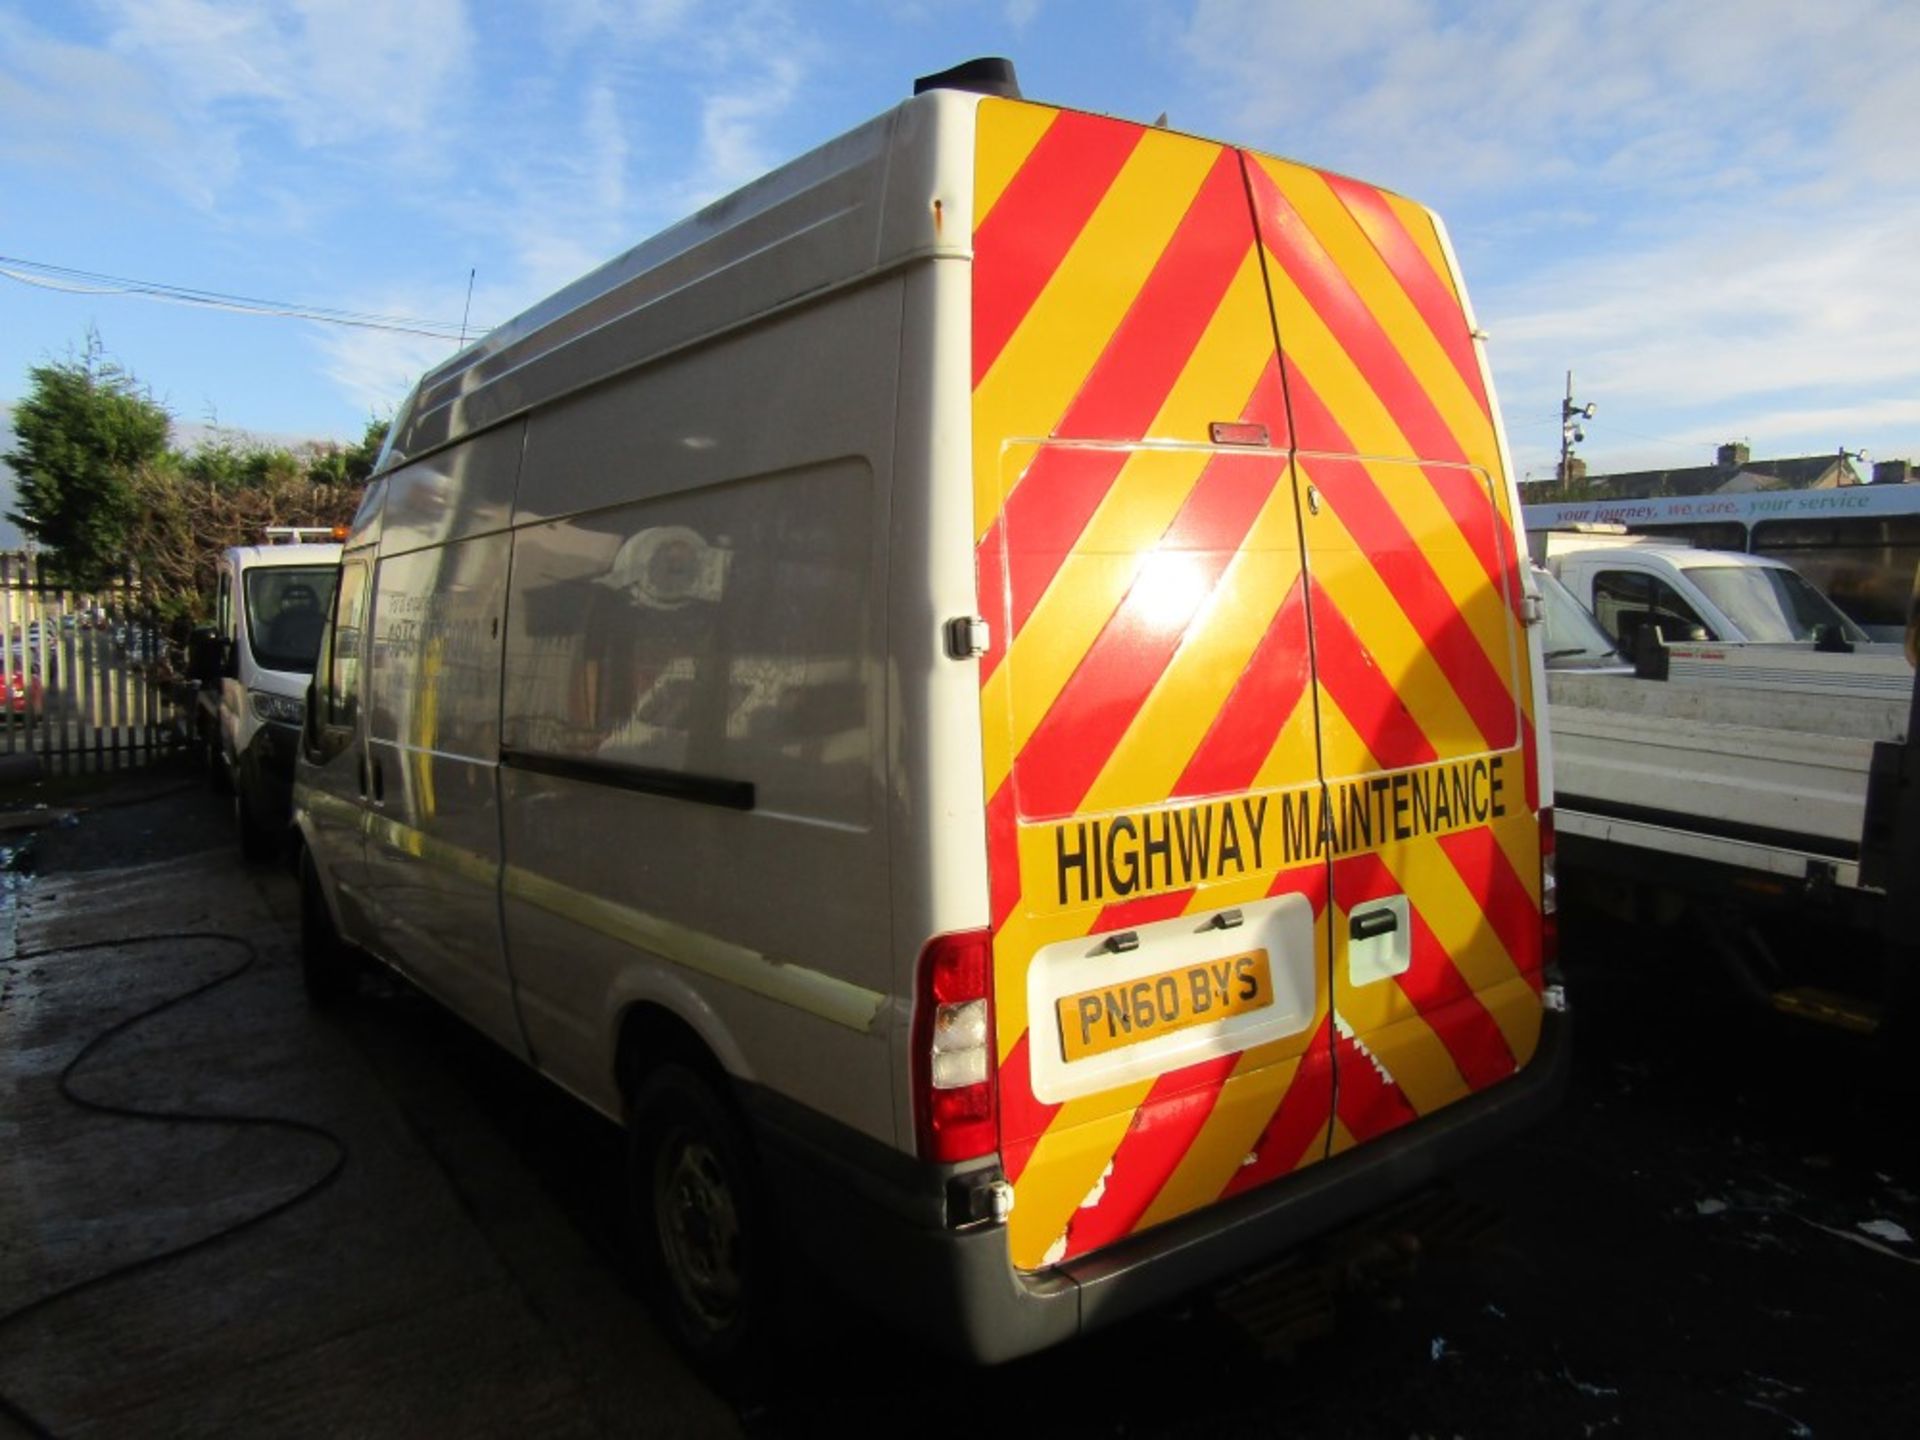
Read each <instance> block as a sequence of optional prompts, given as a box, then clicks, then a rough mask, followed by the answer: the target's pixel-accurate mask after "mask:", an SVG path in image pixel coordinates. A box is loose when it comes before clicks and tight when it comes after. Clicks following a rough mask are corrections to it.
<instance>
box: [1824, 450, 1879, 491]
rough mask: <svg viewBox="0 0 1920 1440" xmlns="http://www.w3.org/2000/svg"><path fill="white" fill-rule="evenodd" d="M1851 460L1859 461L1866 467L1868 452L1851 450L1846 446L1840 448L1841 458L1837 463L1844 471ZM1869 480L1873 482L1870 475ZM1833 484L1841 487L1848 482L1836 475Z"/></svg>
mask: <svg viewBox="0 0 1920 1440" xmlns="http://www.w3.org/2000/svg"><path fill="white" fill-rule="evenodd" d="M1849 460H1858V461H1859V462H1860V463H1861V464H1862V465H1864V464H1866V463H1867V452H1866V451H1865V450H1849V449H1848V448H1847V447H1846V446H1844V445H1842V446H1841V447H1840V458H1839V460H1838V461H1836V462H1835V463H1836V464H1838V465H1839V467H1840V468H1841V469H1842V470H1845V469H1846V468H1847V462H1848V461H1849ZM1867 478H1868V479H1869V480H1871V479H1872V478H1873V477H1872V476H1871V475H1869V476H1868V477H1867ZM1833 483H1834V484H1835V485H1836V486H1839V485H1844V484H1846V483H1847V482H1846V481H1845V480H1842V479H1841V478H1840V477H1839V476H1838V475H1835V476H1834V477H1833Z"/></svg>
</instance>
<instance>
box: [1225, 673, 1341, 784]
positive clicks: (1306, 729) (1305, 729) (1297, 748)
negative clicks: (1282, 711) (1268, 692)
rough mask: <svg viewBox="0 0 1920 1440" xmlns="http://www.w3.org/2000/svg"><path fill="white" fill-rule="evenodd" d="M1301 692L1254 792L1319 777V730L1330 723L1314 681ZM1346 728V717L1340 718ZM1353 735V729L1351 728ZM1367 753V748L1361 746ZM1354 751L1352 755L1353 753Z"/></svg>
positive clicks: (1257, 776)
mask: <svg viewBox="0 0 1920 1440" xmlns="http://www.w3.org/2000/svg"><path fill="white" fill-rule="evenodd" d="M1308 682H1309V683H1308V684H1307V685H1306V687H1305V688H1304V689H1303V690H1302V691H1301V693H1300V698H1299V699H1298V700H1296V701H1294V702H1293V709H1292V710H1291V711H1289V712H1288V714H1287V718H1286V719H1285V721H1283V722H1282V723H1281V726H1280V732H1279V734H1277V735H1275V736H1274V739H1273V744H1272V746H1271V747H1270V748H1269V749H1268V750H1267V758H1266V759H1264V760H1262V761H1261V762H1260V769H1259V770H1258V772H1256V773H1255V775H1254V777H1253V784H1252V785H1250V786H1248V787H1247V788H1248V789H1250V790H1272V789H1277V788H1279V787H1281V786H1284V785H1286V784H1287V783H1288V782H1289V780H1290V778H1291V777H1293V776H1296V775H1317V774H1318V773H1319V768H1320V744H1321V737H1320V731H1319V727H1320V726H1321V725H1324V724H1326V723H1327V717H1326V716H1325V715H1324V714H1322V713H1321V712H1319V711H1318V710H1316V708H1315V706H1314V703H1313V689H1314V687H1313V685H1312V683H1311V682H1312V677H1311V676H1309V677H1308ZM1340 720H1341V723H1342V724H1345V721H1346V717H1345V716H1341V717H1340ZM1347 728H1348V732H1349V733H1351V731H1352V727H1351V726H1348V727H1347ZM1352 743H1353V745H1360V737H1359V736H1357V735H1355V736H1353V742H1352ZM1360 748H1361V749H1362V750H1364V749H1365V748H1366V747H1365V746H1364V745H1360ZM1350 751H1351V747H1349V750H1348V752H1343V753H1350Z"/></svg>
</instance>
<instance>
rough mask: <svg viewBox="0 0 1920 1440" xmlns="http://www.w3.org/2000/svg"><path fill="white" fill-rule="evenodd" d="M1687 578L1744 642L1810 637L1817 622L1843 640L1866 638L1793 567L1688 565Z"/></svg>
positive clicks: (1807, 638)
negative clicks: (1732, 624)
mask: <svg viewBox="0 0 1920 1440" xmlns="http://www.w3.org/2000/svg"><path fill="white" fill-rule="evenodd" d="M1687 578H1688V579H1690V580H1692V581H1693V582H1694V583H1695V584H1697V585H1698V586H1699V587H1700V588H1701V589H1702V590H1703V591H1705V592H1706V595H1707V598H1708V599H1709V600H1711V601H1713V603H1714V604H1715V605H1717V606H1719V607H1720V611H1721V613H1722V614H1724V615H1725V616H1726V617H1727V618H1728V619H1729V620H1731V621H1733V623H1734V624H1735V625H1737V626H1738V627H1739V628H1740V633H1741V634H1742V635H1744V636H1745V637H1746V638H1747V639H1749V640H1766V641H1782V640H1812V639H1814V638H1815V637H1814V633H1813V632H1814V627H1815V626H1819V625H1830V626H1833V627H1835V628H1836V629H1837V630H1838V632H1839V633H1840V634H1841V635H1842V636H1844V637H1845V638H1846V639H1848V640H1853V641H1864V640H1866V638H1867V633H1866V631H1864V630H1862V629H1861V628H1860V627H1859V626H1858V625H1856V624H1854V623H1853V621H1851V620H1849V619H1848V618H1847V617H1846V616H1845V615H1844V614H1843V613H1841V611H1840V608H1839V607H1838V606H1837V605H1835V604H1834V603H1833V602H1832V601H1831V600H1829V599H1828V598H1827V597H1826V596H1824V595H1822V594H1821V593H1820V592H1819V591H1818V590H1817V589H1815V588H1814V586H1813V584H1812V583H1811V582H1810V581H1808V580H1807V578H1806V577H1805V576H1803V575H1802V574H1801V573H1800V572H1799V571H1797V570H1789V569H1786V568H1784V567H1779V566H1773V565H1706V566H1689V567H1688V569H1687Z"/></svg>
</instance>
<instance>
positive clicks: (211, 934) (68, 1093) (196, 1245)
mask: <svg viewBox="0 0 1920 1440" xmlns="http://www.w3.org/2000/svg"><path fill="white" fill-rule="evenodd" d="M182 940H212V941H217V942H219V943H221V944H223V945H238V946H239V947H240V948H241V949H242V950H244V951H245V952H246V958H245V959H244V960H242V961H241V962H240V963H239V964H238V965H236V966H234V967H233V968H232V969H231V970H226V971H223V972H221V973H220V974H218V975H216V976H214V977H213V978H212V979H211V980H207V981H205V982H203V983H201V984H199V985H195V986H194V987H193V988H192V989H190V990H184V991H182V992H181V993H180V994H178V995H174V996H171V997H170V998H168V999H165V1000H162V1001H160V1002H159V1003H158V1004H157V1005H149V1006H148V1007H147V1008H146V1009H144V1010H141V1011H139V1012H137V1013H135V1014H133V1015H129V1016H127V1017H126V1018H125V1019H123V1020H117V1021H115V1022H114V1023H113V1024H112V1025H109V1026H108V1027H107V1028H106V1029H104V1030H102V1031H101V1032H100V1033H99V1034H97V1035H95V1036H94V1037H93V1038H92V1039H91V1040H89V1041H87V1043H86V1044H85V1045H83V1046H81V1047H80V1052H79V1053H78V1054H77V1055H75V1056H74V1057H73V1058H72V1059H71V1060H69V1061H68V1062H67V1063H66V1065H65V1066H64V1067H62V1069H61V1071H60V1081H59V1084H60V1093H61V1095H62V1096H64V1097H65V1098H66V1099H67V1100H68V1101H69V1102H70V1103H72V1104H74V1105H77V1106H79V1107H80V1108H81V1109H82V1110H90V1111H92V1112H93V1113H95V1114H97V1115H114V1116H119V1117H121V1118H123V1119H128V1120H158V1121H163V1122H165V1123H167V1124H169V1125H231V1126H241V1127H254V1128H261V1129H272V1130H281V1131H291V1132H292V1133H294V1134H296V1135H311V1136H313V1137H314V1138H315V1139H317V1140H323V1141H325V1142H326V1144H327V1145H328V1146H329V1147H331V1149H332V1150H333V1161H332V1163H331V1164H329V1165H328V1166H327V1168H326V1170H325V1172H324V1173H322V1174H321V1175H320V1176H318V1177H317V1178H316V1179H314V1180H312V1181H310V1182H308V1184H306V1185H305V1186H303V1187H302V1188H301V1189H299V1190H297V1191H295V1192H294V1193H293V1194H291V1195H289V1196H287V1197H286V1198H285V1199H283V1200H278V1201H275V1202H274V1203H273V1204H272V1205H269V1206H268V1207H267V1208H266V1209H264V1210H259V1211H256V1212H255V1213H254V1214H252V1215H247V1216H244V1217H242V1218H241V1219H239V1220H236V1221H234V1222H232V1223H231V1224H228V1225H223V1226H221V1227H220V1228H219V1229H218V1230H214V1231H212V1232H210V1233H209V1234H206V1235H202V1236H200V1237H199V1238H198V1239H195V1240H189V1241H187V1242H186V1243H185V1244H181V1245H175V1246H173V1247H171V1248H170V1249H166V1250H161V1251H158V1252H156V1253H155V1254H152V1255H145V1256H142V1257H141V1258H139V1259H137V1260H131V1261H128V1262H127V1263H126V1264H124V1265H116V1266H114V1267H113V1268H112V1269H111V1270H104V1271H102V1272H101V1273H100V1274H98V1275H90V1276H88V1277H87V1278H86V1279H84V1280H76V1281H74V1282H73V1283H72V1284H71V1285H63V1286H62V1287H61V1288H59V1289H58V1290H54V1291H51V1292H49V1293H48V1294H45V1295H42V1296H40V1297H39V1298H38V1299H36V1300H29V1301H28V1302H27V1303H26V1304H24V1305H19V1306H16V1307H15V1308H13V1309H12V1310H8V1311H5V1312H4V1313H0V1331H5V1330H6V1329H7V1327H8V1326H10V1325H13V1324H14V1323H16V1322H17V1321H21V1320H24V1319H26V1318H27V1317H28V1316H30V1315H35V1314H38V1313H39V1312H40V1311H42V1310H45V1309H46V1308H47V1307H49V1306H51V1305H55V1304H58V1303H59V1302H60V1301H62V1300H65V1299H67V1298H68V1297H69V1296H73V1295H78V1294H79V1293H81V1292H82V1291H84V1290H92V1289H95V1288H96V1287H98V1286H101V1285H105V1284H107V1283H109V1282H110V1281H114V1280H120V1279H124V1278H125V1277H126V1276H129V1275H133V1274H136V1273H138V1272H140V1271H143V1270H150V1269H152V1268H153V1267H155V1266H157V1265H162V1264H165V1263H166V1262H167V1261H169V1260H178V1259H179V1258H181V1257H182V1256H184V1255H191V1254H193V1253H194V1252H195V1251H197V1250H205V1249H207V1248H208V1247H209V1246H212V1245H215V1244H217V1243H219V1242H220V1241H222V1240H226V1239H229V1238H230V1237H232V1236H234V1235H238V1234H240V1233H241V1232H243V1231H246V1230H251V1229H253V1228H254V1227H255V1226H257V1225H264V1224H265V1223H266V1222H267V1221H269V1220H271V1219H273V1218H274V1217H275V1216H276V1215H282V1214H285V1213H286V1212H287V1211H288V1210H291V1209H293V1207H294V1206H296V1205H300V1204H304V1203H305V1202H306V1201H308V1200H311V1199H312V1198H313V1197H314V1196H315V1195H318V1194H319V1193H320V1192H321V1191H322V1190H324V1189H326V1188H327V1186H329V1185H331V1184H332V1183H333V1182H334V1180H335V1179H336V1178H337V1177H338V1176H339V1174H340V1171H341V1169H342V1168H343V1167H344V1166H345V1165H346V1163H347V1145H346V1142H345V1141H344V1140H342V1139H341V1138H340V1137H339V1136H338V1135H337V1134H335V1133H334V1132H333V1131H331V1130H329V1129H327V1128H326V1127H325V1126H322V1125H315V1124H312V1123H310V1122H308V1121H305V1120H293V1119H289V1118H287V1117H286V1116H284V1115H254V1114H245V1113H239V1112H227V1111H212V1110H148V1109H144V1108H142V1107H140V1106H136V1105H120V1104H116V1103H114V1102H112V1101H108V1100H94V1099H90V1098H88V1097H87V1096H85V1095H82V1094H80V1093H78V1092H77V1091H75V1090H74V1088H73V1079H74V1075H75V1072H77V1071H78V1070H79V1069H80V1067H81V1066H82V1065H84V1064H85V1063H86V1062H87V1060H88V1059H89V1058H91V1057H92V1056H93V1055H94V1054H95V1053H96V1052H98V1051H99V1050H100V1049H101V1047H102V1046H104V1045H106V1044H107V1043H108V1042H109V1041H111V1040H113V1039H114V1038H115V1037H116V1036H118V1035H121V1034H124V1033H125V1032H126V1031H128V1030H131V1029H132V1028H133V1027H134V1026H136V1025H138V1024H140V1023H141V1022H142V1021H143V1020H150V1019H152V1018H153V1017H154V1016H156V1015H159V1014H161V1013H162V1012H164V1011H167V1010H171V1009H172V1008H173V1007H174V1006H176V1005H184V1004H186V1003H187V1002H188V1001H189V1000H194V999H198V998H199V997H200V996H202V995H205V994H206V993H207V992H208V991H210V990H214V989H217V988H218V987H220V986H222V985H225V984H227V983H228V982H229V981H232V980H237V979H239V978H240V977H241V976H242V975H244V974H246V973H247V971H249V970H251V969H252V968H253V966H254V963H255V962H256V961H257V960H259V958H260V952H259V951H258V950H257V949H256V948H255V947H254V944H253V942H252V941H251V940H249V939H247V938H246V937H245V936H244V935H229V934H227V933H225V932H223V931H218V930H166V931H158V932H155V933H152V934H146V935H127V936H122V937H120V938H119V939H114V940H88V941H83V942H81V943H79V944H76V945H52V946H49V947H47V948H46V949H44V950H29V951H24V952H22V953H21V954H18V955H14V956H11V957H9V958H10V959H11V960H16V961H18V960H38V959H42V958H44V957H46V956H49V955H74V954H79V953H81V952H84V951H87V950H109V949H119V948H123V947H125V946H129V945H151V944H159V943H162V942H166V941H182ZM0 1415H5V1416H6V1417H7V1418H8V1419H9V1420H11V1421H13V1422H14V1424H16V1425H18V1426H20V1427H22V1428H23V1429H25V1430H26V1431H27V1433H28V1434H30V1435H33V1436H36V1437H39V1440H53V1431H52V1430H51V1429H50V1428H49V1427H48V1426H47V1425H46V1424H45V1423H44V1422H42V1421H41V1420H40V1419H38V1418H37V1417H36V1416H34V1415H33V1414H32V1413H31V1412H30V1411H28V1410H27V1409H26V1408H25V1407H24V1406H22V1405H20V1404H19V1403H18V1402H17V1401H15V1400H12V1399H10V1398H8V1397H7V1395H6V1394H4V1393H0Z"/></svg>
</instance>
